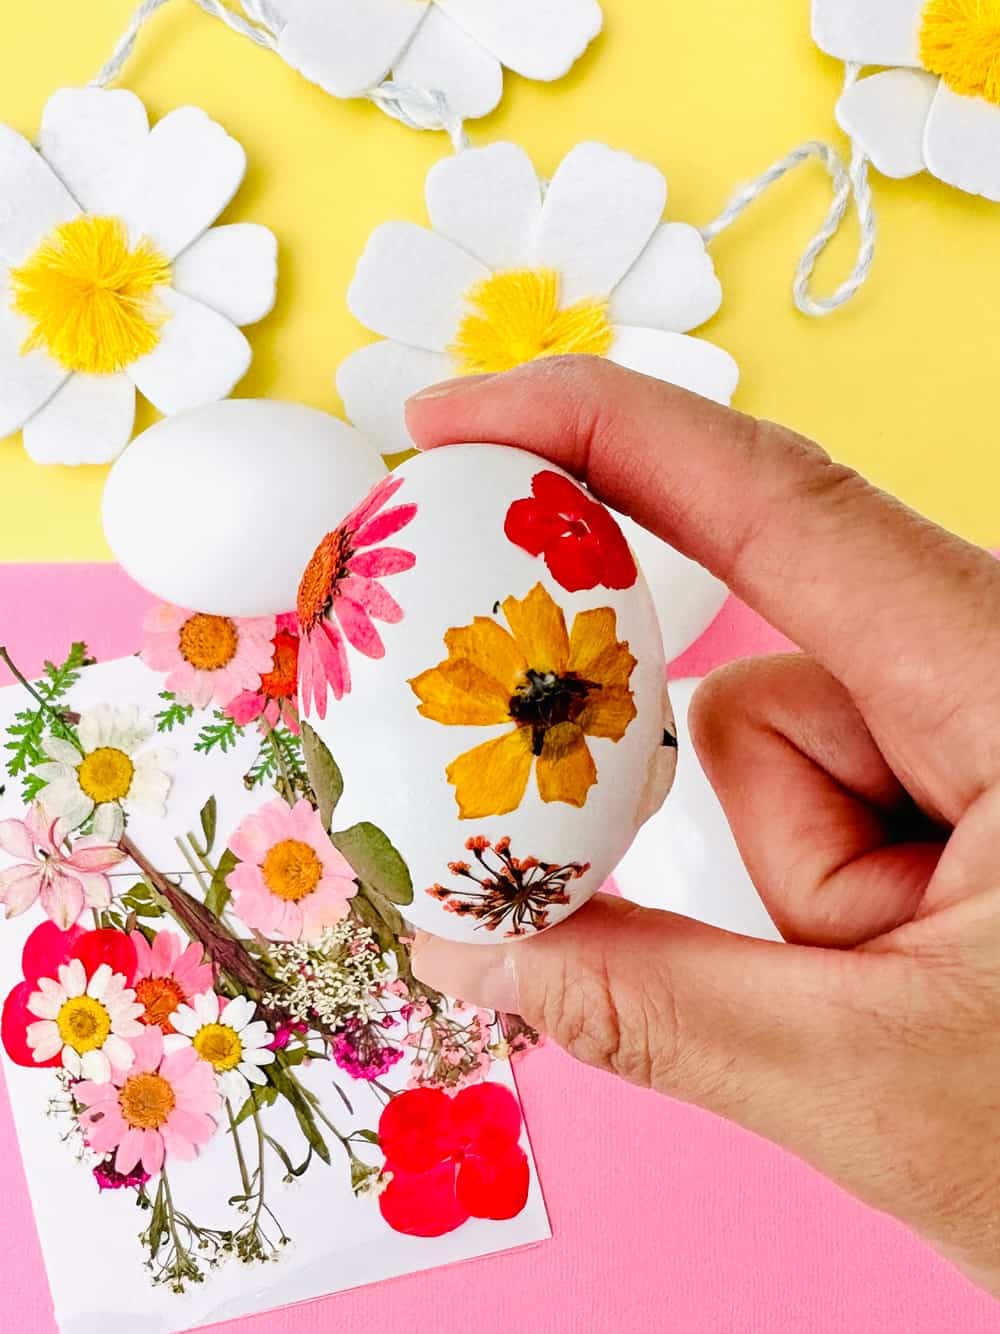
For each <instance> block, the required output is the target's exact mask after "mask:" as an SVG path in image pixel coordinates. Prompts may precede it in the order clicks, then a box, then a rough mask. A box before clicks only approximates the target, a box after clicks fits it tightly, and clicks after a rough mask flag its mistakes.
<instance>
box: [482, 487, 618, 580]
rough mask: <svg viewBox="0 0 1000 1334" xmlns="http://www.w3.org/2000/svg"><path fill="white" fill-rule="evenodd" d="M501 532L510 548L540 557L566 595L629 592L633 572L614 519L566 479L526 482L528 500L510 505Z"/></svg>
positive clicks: (601, 506) (516, 501)
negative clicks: (611, 590) (599, 588)
mask: <svg viewBox="0 0 1000 1334" xmlns="http://www.w3.org/2000/svg"><path fill="white" fill-rule="evenodd" d="M504 532H505V533H506V535H507V537H508V539H509V540H510V541H511V542H513V543H514V544H515V546H519V547H522V548H523V549H524V550H525V551H527V552H530V554H531V555H532V556H544V557H545V564H546V565H547V566H548V569H549V573H550V574H551V575H552V577H553V579H555V580H556V582H557V583H559V584H561V585H562V587H563V588H565V589H567V590H568V591H569V592H570V593H577V592H580V591H581V590H583V589H588V588H596V587H597V585H598V584H600V585H602V586H603V587H604V588H631V587H632V585H633V584H634V583H635V581H636V579H637V578H638V570H637V568H636V564H635V560H634V559H633V556H632V552H631V551H630V550H629V545H628V543H627V542H626V541H625V535H624V533H623V532H622V530H621V528H620V527H619V526H618V523H617V522H616V520H615V519H614V517H613V516H612V515H611V514H610V512H609V511H608V510H606V509H605V507H604V506H603V505H601V504H600V503H599V502H598V501H596V500H593V499H592V498H591V497H590V496H588V495H587V494H586V492H585V491H583V490H581V489H580V487H578V486H576V485H574V483H573V482H571V481H570V480H569V478H568V477H563V476H561V475H560V474H559V473H557V472H550V471H548V470H546V471H543V472H537V473H535V475H534V477H533V478H532V479H531V496H530V497H527V498H525V499H524V500H515V501H514V503H513V504H512V505H511V507H510V509H508V511H507V518H506V520H505V522H504Z"/></svg>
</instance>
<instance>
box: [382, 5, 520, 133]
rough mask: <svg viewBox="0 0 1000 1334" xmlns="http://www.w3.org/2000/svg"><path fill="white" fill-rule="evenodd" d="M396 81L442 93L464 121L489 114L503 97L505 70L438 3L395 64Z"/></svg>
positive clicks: (453, 110) (433, 6) (432, 6)
mask: <svg viewBox="0 0 1000 1334" xmlns="http://www.w3.org/2000/svg"><path fill="white" fill-rule="evenodd" d="M393 78H394V79H396V80H397V81H398V82H399V83H403V84H406V85H408V86H409V87H411V88H434V89H435V90H436V91H438V92H440V93H443V94H444V97H445V100H446V101H447V103H448V110H449V111H451V112H453V113H454V114H455V115H457V116H461V117H462V118H463V119H468V118H471V117H476V116H485V115H487V114H488V113H489V112H491V111H492V110H493V108H494V107H495V106H496V105H497V103H498V102H499V101H500V96H501V94H502V93H503V71H502V69H501V68H500V62H499V60H497V58H496V56H493V55H491V54H490V52H489V51H487V50H486V49H485V47H483V46H480V44H479V43H478V42H477V41H476V39H475V38H474V37H471V36H470V35H469V34H468V33H467V32H466V31H465V29H464V28H461V27H459V25H458V24H457V23H453V22H452V20H451V19H450V18H448V16H447V15H446V14H444V13H443V12H442V10H441V9H440V8H439V7H438V6H437V5H431V7H430V9H429V10H428V11H427V15H426V17H425V18H424V21H423V23H421V25H420V27H419V28H418V29H417V31H416V33H415V35H414V37H413V40H412V41H411V42H410V44H409V46H408V47H407V48H406V50H405V51H404V52H403V55H402V57H401V58H400V59H399V60H397V61H396V65H395V68H394V70H393Z"/></svg>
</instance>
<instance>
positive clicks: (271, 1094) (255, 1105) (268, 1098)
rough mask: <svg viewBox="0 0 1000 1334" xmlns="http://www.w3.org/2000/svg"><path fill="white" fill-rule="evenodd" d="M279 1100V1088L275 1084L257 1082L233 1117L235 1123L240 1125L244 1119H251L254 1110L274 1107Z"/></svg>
mask: <svg viewBox="0 0 1000 1334" xmlns="http://www.w3.org/2000/svg"><path fill="white" fill-rule="evenodd" d="M277 1101H278V1090H277V1089H276V1088H275V1087H274V1085H273V1084H256V1085H255V1086H254V1088H253V1089H252V1090H251V1092H250V1096H249V1098H247V1100H246V1102H245V1103H244V1104H243V1106H242V1107H241V1108H240V1110H239V1111H238V1112H237V1113H236V1115H235V1116H234V1117H233V1124H234V1125H237V1126H240V1125H242V1124H243V1122H244V1121H249V1120H250V1118H251V1116H253V1114H254V1111H258V1112H259V1111H262V1110H263V1108H265V1107H273V1106H274V1104H275V1103H276V1102H277Z"/></svg>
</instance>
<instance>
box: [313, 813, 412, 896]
mask: <svg viewBox="0 0 1000 1334" xmlns="http://www.w3.org/2000/svg"><path fill="white" fill-rule="evenodd" d="M330 838H331V839H332V841H333V845H334V847H335V848H338V849H339V850H340V852H342V853H343V854H344V856H345V857H346V858H347V860H348V862H349V863H350V865H351V869H352V870H353V871H354V873H355V875H356V876H357V878H358V879H359V880H360V881H362V882H363V883H364V884H366V885H370V886H371V887H372V889H374V890H375V891H376V893H378V894H381V896H382V897H383V898H384V899H388V900H389V902H390V903H401V904H407V903H412V902H413V881H412V880H411V879H410V872H409V870H408V869H407V865H406V862H404V861H403V859H402V857H401V856H400V855H399V853H398V852H397V851H396V849H395V848H394V847H393V846H392V844H391V843H390V842H389V839H388V838H387V837H386V835H385V834H383V832H382V830H381V829H378V828H377V827H376V826H375V825H373V824H369V823H368V821H367V820H363V821H362V822H361V824H356V825H352V826H351V828H350V829H345V830H343V831H342V832H341V833H339V834H331V835H330Z"/></svg>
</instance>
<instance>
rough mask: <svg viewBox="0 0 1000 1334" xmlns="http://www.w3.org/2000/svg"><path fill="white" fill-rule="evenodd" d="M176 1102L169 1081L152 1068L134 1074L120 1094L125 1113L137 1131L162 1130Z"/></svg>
mask: <svg viewBox="0 0 1000 1334" xmlns="http://www.w3.org/2000/svg"><path fill="white" fill-rule="evenodd" d="M176 1105H177V1098H176V1097H175V1095H174V1090H173V1089H172V1088H171V1086H170V1084H169V1083H168V1082H167V1081H166V1080H165V1079H164V1078H163V1076H162V1075H155V1074H153V1073H152V1072H151V1071H148V1072H144V1073H143V1074H141V1075H131V1076H130V1077H129V1078H128V1079H126V1081H125V1083H124V1084H123V1085H122V1091H121V1093H119V1095H118V1106H119V1107H120V1108H121V1112H122V1116H124V1118H125V1120H126V1121H127V1122H128V1124H129V1125H130V1126H132V1127H133V1128H134V1129H136V1130H159V1128H160V1126H162V1125H163V1123H164V1121H166V1120H167V1118H168V1117H169V1115H170V1113H171V1112H172V1111H173V1110H174V1107H175V1106H176Z"/></svg>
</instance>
